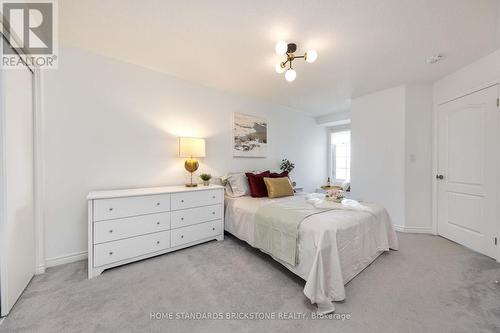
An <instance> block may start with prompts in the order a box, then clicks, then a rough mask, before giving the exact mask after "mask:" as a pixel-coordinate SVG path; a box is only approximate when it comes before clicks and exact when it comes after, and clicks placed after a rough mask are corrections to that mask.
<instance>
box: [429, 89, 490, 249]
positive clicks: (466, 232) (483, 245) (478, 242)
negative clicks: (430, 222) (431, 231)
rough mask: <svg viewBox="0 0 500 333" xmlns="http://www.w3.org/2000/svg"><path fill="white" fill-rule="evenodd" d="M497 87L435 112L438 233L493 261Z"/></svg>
mask: <svg viewBox="0 0 500 333" xmlns="http://www.w3.org/2000/svg"><path fill="white" fill-rule="evenodd" d="M497 98H498V85H495V86H492V87H490V88H486V89H483V90H480V91H477V92H475V93H472V94H470V95H467V96H464V97H461V98H459V99H456V100H453V101H451V102H448V103H445V104H443V105H441V106H440V107H439V108H438V119H439V120H438V121H439V122H438V175H437V176H436V178H437V179H438V233H439V234H440V235H442V236H444V237H446V238H448V239H451V240H453V241H455V242H457V243H460V244H463V245H465V246H467V247H469V248H471V249H473V250H475V251H477V252H480V253H483V254H485V255H487V256H490V257H493V258H496V238H495V237H496V236H497V232H498V223H499V220H498V203H499V202H498V192H497V191H498V172H499V170H500V168H499V148H500V145H499V134H498V131H499V109H498V106H497Z"/></svg>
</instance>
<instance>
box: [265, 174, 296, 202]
mask: <svg viewBox="0 0 500 333" xmlns="http://www.w3.org/2000/svg"><path fill="white" fill-rule="evenodd" d="M264 183H265V184H266V188H267V194H268V196H269V198H280V197H289V196H293V195H294V193H293V187H292V183H290V179H289V178H288V177H279V178H269V177H264Z"/></svg>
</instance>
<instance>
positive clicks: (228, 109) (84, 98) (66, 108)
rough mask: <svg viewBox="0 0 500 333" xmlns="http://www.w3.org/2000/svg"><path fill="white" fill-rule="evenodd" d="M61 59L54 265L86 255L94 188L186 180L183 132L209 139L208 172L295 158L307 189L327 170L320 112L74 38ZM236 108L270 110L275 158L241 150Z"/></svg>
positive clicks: (53, 109)
mask: <svg viewBox="0 0 500 333" xmlns="http://www.w3.org/2000/svg"><path fill="white" fill-rule="evenodd" d="M59 59H60V61H59V69H57V70H51V71H47V72H46V73H45V76H44V90H45V96H44V112H45V119H44V121H45V137H44V142H45V152H46V161H45V170H46V171H45V173H46V174H45V188H46V193H45V197H46V206H45V244H46V249H45V253H46V258H47V259H48V264H49V265H50V264H56V263H61V262H64V261H65V259H64V258H65V257H66V256H72V255H78V254H80V256H84V255H85V252H86V249H87V211H86V200H85V197H86V195H87V193H88V192H89V191H90V190H99V189H112V188H131V187H143V186H160V185H169V184H182V183H184V182H185V178H186V174H185V171H184V168H183V159H180V158H177V157H176V145H175V142H176V138H177V137H178V136H199V137H205V138H206V139H207V157H206V158H204V159H202V160H201V161H200V164H201V166H200V170H199V171H200V172H209V173H212V174H213V175H222V174H225V173H226V172H229V171H245V170H253V169H274V170H276V169H278V167H279V161H280V160H281V159H282V158H285V157H286V158H289V159H290V160H292V161H293V162H295V164H296V169H295V170H294V171H293V173H292V177H293V179H294V180H296V181H297V183H298V184H299V185H301V186H304V187H305V188H306V189H309V190H311V189H313V188H316V187H317V186H319V185H320V184H321V183H322V182H324V179H326V154H325V151H326V140H325V136H326V134H325V129H324V128H322V127H319V126H317V125H316V124H315V120H314V119H313V118H311V117H308V116H305V115H302V114H300V113H298V112H296V111H294V110H292V109H289V108H286V107H283V106H278V105H273V104H269V103H266V102H260V101H257V100H254V99H250V98H245V97H242V96H237V95H234V94H229V93H225V92H222V91H218V90H214V89H211V88H208V87H204V86H201V85H198V84H195V83H190V82H186V81H183V80H180V79H177V78H174V77H172V76H168V75H165V74H162V73H158V72H155V71H151V70H148V69H145V68H141V67H138V66H135V65H131V64H127V63H123V62H119V61H115V60H112V59H108V58H104V57H101V56H98V55H94V54H90V53H87V52H84V51H82V50H79V49H75V48H72V47H62V48H61V50H60V57H59ZM233 112H243V113H249V114H256V115H261V116H265V117H267V118H268V120H269V129H268V136H269V150H268V156H269V157H268V158H261V159H258V158H233V157H232V150H231V127H232V113H233ZM72 258H73V257H72Z"/></svg>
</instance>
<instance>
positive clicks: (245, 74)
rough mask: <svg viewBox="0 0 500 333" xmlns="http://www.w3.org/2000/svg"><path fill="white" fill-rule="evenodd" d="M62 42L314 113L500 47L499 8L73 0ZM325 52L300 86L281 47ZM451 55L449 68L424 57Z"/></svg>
mask: <svg viewBox="0 0 500 333" xmlns="http://www.w3.org/2000/svg"><path fill="white" fill-rule="evenodd" d="M58 3H59V36H60V38H61V40H62V41H63V42H69V43H71V44H73V45H75V46H78V47H81V48H83V49H87V50H90V51H92V52H95V53H99V54H103V55H106V56H110V57H113V58H116V59H120V60H124V61H127V62H131V63H134V64H138V65H142V66H145V67H149V68H153V69H156V70H159V71H162V72H165V73H168V74H171V75H174V76H177V77H180V78H183V79H186V80H190V81H196V82H199V83H201V84H204V85H207V86H211V87H215V88H218V89H222V90H226V91H231V92H236V93H240V94H244V95H249V96H254V97H257V98H261V99H265V100H269V101H272V102H274V103H279V104H283V105H287V106H290V107H293V108H296V109H299V110H302V111H304V112H306V113H308V114H311V115H320V114H326V113H331V112H335V111H340V110H345V109H348V108H349V105H350V98H352V97H356V96H359V95H362V94H365V93H368V92H373V91H376V90H379V89H384V88H388V87H391V86H393V85H397V84H401V83H408V82H417V81H418V82H422V81H433V80H436V79H438V78H440V77H442V76H443V75H445V74H447V73H450V72H451V71H453V70H455V69H457V68H459V67H461V66H463V65H465V64H467V63H470V62H472V61H473V60H475V59H477V58H479V57H480V56H482V55H485V54H487V53H489V52H491V51H492V50H494V49H495V48H496V41H497V36H496V33H497V13H498V12H499V10H498V8H497V4H498V1H497V0H378V1H373V0H364V1H362V0H314V1H313V0H286V1H284V0H273V1H256V0H246V1H243V0H210V1H205V0H198V1H194V0H183V1H181V0H171V1H165V0H163V1H162V0H147V1H138V0H115V1H112V0H85V1H82V0H64V1H59V2H58ZM280 39H284V40H286V41H293V42H296V43H297V44H298V49H299V51H305V50H306V49H307V48H315V49H316V50H317V51H318V53H319V57H318V60H317V61H316V62H315V63H313V64H307V63H305V62H303V61H300V62H299V61H297V63H296V64H295V68H296V70H297V79H296V81H295V82H293V83H288V82H286V81H285V80H284V77H283V75H278V74H276V73H275V72H274V65H275V64H276V63H277V62H278V60H279V59H280V58H279V57H278V56H276V55H274V44H275V43H276V41H278V40H280ZM435 53H444V54H445V55H446V59H445V61H443V62H442V63H439V64H436V65H428V64H426V62H425V59H426V58H427V57H428V56H429V55H432V54H435Z"/></svg>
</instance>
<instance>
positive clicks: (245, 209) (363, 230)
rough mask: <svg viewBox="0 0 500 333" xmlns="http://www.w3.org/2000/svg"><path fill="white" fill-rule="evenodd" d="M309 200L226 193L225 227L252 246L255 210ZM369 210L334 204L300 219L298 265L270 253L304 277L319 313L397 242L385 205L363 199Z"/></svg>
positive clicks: (330, 306)
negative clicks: (346, 285) (270, 205)
mask: <svg viewBox="0 0 500 333" xmlns="http://www.w3.org/2000/svg"><path fill="white" fill-rule="evenodd" d="M298 198H303V199H304V200H307V197H306V195H305V194H300V195H296V196H295V197H285V198H277V199H270V198H267V197H266V198H252V197H250V196H243V197H238V198H233V197H228V196H226V198H225V230H226V231H228V232H229V233H231V234H232V235H234V236H236V237H237V238H239V239H241V240H243V241H245V242H247V243H248V244H250V245H251V246H253V247H255V237H254V236H255V233H254V227H255V215H256V212H257V211H258V210H259V208H261V207H262V206H264V205H268V204H270V203H276V202H279V201H283V200H292V199H293V200H297V199H298ZM363 206H365V207H367V208H369V211H359V210H344V209H333V210H328V211H325V212H322V213H319V214H314V215H311V216H308V217H306V218H305V219H304V220H303V221H302V223H300V225H299V230H298V241H297V251H298V253H297V256H298V262H297V264H296V265H291V264H289V263H287V262H284V261H282V260H280V259H276V258H274V259H275V260H276V261H278V262H280V263H281V264H282V265H284V266H285V267H286V268H287V269H289V270H290V271H291V272H293V273H294V274H296V275H298V276H300V277H301V278H302V279H304V280H305V281H306V284H305V286H304V294H305V295H306V297H307V298H308V299H309V300H310V301H311V303H315V304H317V306H318V312H319V313H323V314H326V313H331V312H333V311H334V310H335V306H334V304H333V302H336V301H342V300H344V299H345V297H346V295H345V289H344V285H345V284H346V283H348V282H349V281H350V280H351V279H353V278H354V277H355V276H356V275H358V274H359V273H360V272H361V271H362V270H363V269H365V268H366V267H367V266H368V265H370V263H372V262H373V261H374V260H375V259H376V258H377V257H378V256H379V255H380V254H382V253H383V252H384V251H389V250H390V249H393V250H397V249H398V247H399V244H398V238H397V235H396V233H395V231H394V229H393V227H392V224H391V222H390V219H389V215H388V214H387V211H386V210H385V209H384V208H383V207H381V206H379V205H376V204H366V203H363Z"/></svg>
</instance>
